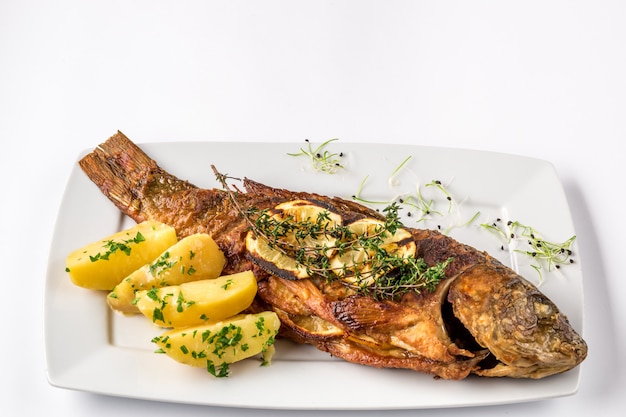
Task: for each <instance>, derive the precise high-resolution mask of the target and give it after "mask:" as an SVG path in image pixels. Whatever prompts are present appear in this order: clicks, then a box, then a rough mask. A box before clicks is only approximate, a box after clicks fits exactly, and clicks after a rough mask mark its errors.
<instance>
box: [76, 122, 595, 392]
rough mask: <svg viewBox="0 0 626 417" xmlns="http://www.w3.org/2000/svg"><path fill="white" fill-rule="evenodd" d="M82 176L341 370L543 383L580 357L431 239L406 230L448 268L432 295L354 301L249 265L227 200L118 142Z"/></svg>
mask: <svg viewBox="0 0 626 417" xmlns="http://www.w3.org/2000/svg"><path fill="white" fill-rule="evenodd" d="M79 164H80V166H81V168H82V169H83V171H84V172H85V173H86V175H87V176H88V177H89V178H90V179H91V180H92V181H93V182H94V183H95V184H96V185H97V186H98V187H99V189H100V190H101V191H102V192H103V193H104V194H105V195H106V196H107V197H108V198H109V199H110V200H111V201H112V202H113V203H114V204H115V205H116V206H117V207H118V208H119V209H120V210H121V212H122V213H124V214H126V215H128V216H129V217H131V218H132V219H134V220H135V221H137V222H139V221H144V220H149V219H152V220H159V221H162V222H164V223H167V224H169V225H170V226H172V227H174V228H175V229H176V231H177V233H178V235H179V237H183V236H187V235H190V234H193V233H199V232H202V233H208V234H210V235H211V236H212V237H213V239H214V240H215V241H216V242H217V244H218V245H219V246H220V248H221V249H222V250H223V251H224V253H225V255H226V257H227V259H228V261H227V265H226V267H225V269H224V273H234V272H239V271H242V270H246V269H252V270H253V271H254V273H255V275H256V277H257V280H258V284H259V290H258V296H257V299H256V300H255V302H254V304H253V306H252V307H251V311H254V310H257V311H260V310H264V309H270V310H274V311H275V312H276V313H277V314H278V316H279V317H280V319H281V335H282V336H284V337H288V338H291V339H293V340H294V341H296V342H299V343H308V344H312V345H315V346H316V347H317V348H318V349H320V350H323V351H326V352H329V353H330V354H332V355H334V356H337V357H339V358H343V359H345V360H347V361H350V362H354V363H359V364H364V365H368V366H374V367H386V368H403V369H411V370H415V371H420V372H424V373H428V374H431V375H434V376H436V377H440V378H445V379H457V380H458V379H463V378H465V377H467V376H468V375H470V374H477V375H481V376H489V377H492V376H498V377H500V376H508V377H515V378H542V377H545V376H548V375H552V374H556V373H561V372H565V371H567V370H569V369H572V368H574V367H575V366H577V365H578V364H580V363H581V362H582V361H583V360H584V359H585V357H586V355H587V345H586V343H585V341H584V340H583V339H582V338H581V337H580V335H578V333H576V331H575V330H574V329H573V328H572V327H571V325H570V324H569V323H568V321H567V319H566V318H565V317H564V316H563V315H562V314H561V313H560V312H559V311H558V308H557V307H556V306H555V305H554V303H552V302H551V301H550V300H549V299H548V298H547V297H546V296H545V295H544V294H542V293H541V292H540V291H539V290H538V289H537V288H536V287H535V286H533V285H532V284H531V283H529V282H527V281H526V280H524V279H523V278H522V277H520V276H519V275H517V274H516V273H515V272H514V271H512V270H511V269H510V268H507V267H505V266H504V265H502V264H500V263H499V262H498V261H497V260H495V259H494V258H492V257H490V256H489V255H488V254H487V253H484V252H480V251H478V250H476V249H474V248H472V247H469V246H467V245H464V244H461V243H459V242H457V241H455V240H454V239H452V238H450V237H447V236H445V235H442V234H441V233H439V232H437V231H432V230H420V229H408V228H407V230H409V231H410V232H411V234H412V237H413V239H414V241H415V244H416V248H417V252H416V255H415V256H416V257H421V258H423V259H424V260H425V262H426V263H427V264H428V265H435V264H437V263H438V262H443V261H445V260H446V259H448V258H453V261H452V263H450V264H449V265H448V267H447V268H446V270H445V273H446V277H447V278H446V279H445V280H443V281H442V282H441V283H440V284H439V285H438V286H437V288H436V289H435V291H432V292H428V291H423V292H422V293H420V294H414V293H409V294H406V295H404V296H403V297H402V299H400V300H398V301H379V300H375V299H373V298H371V297H367V296H363V295H357V294H355V293H354V292H352V291H351V290H348V289H347V288H346V287H345V286H343V285H342V284H340V283H337V282H335V283H328V282H326V281H325V280H323V279H316V278H310V279H300V280H287V279H284V278H280V277H278V276H276V275H275V274H272V273H271V271H268V270H267V268H263V266H262V265H261V264H258V263H255V262H253V261H252V259H251V257H250V256H248V254H247V250H246V245H245V237H246V233H247V231H248V225H247V224H246V222H245V221H244V219H243V218H242V217H241V216H240V215H239V213H238V211H237V208H236V207H234V205H233V204H232V203H231V201H230V199H229V198H228V196H227V193H226V192H225V191H223V190H217V189H210V190H205V189H200V188H197V187H196V186H194V185H193V184H190V183H189V182H187V181H183V180H180V179H178V178H176V177H174V176H173V175H171V174H169V173H167V172H165V171H164V170H163V169H161V168H160V167H159V166H158V165H157V164H156V162H155V161H153V160H152V159H151V158H150V157H148V156H147V155H146V154H145V153H144V152H143V151H142V150H141V149H140V148H139V147H138V146H137V145H135V144H134V143H133V142H132V141H131V140H130V139H128V138H127V137H126V136H124V135H123V134H122V133H121V132H118V133H117V134H115V135H113V136H112V137H111V138H109V139H108V140H107V141H106V142H104V143H102V144H101V145H100V146H99V147H98V148H96V149H95V150H94V151H93V152H91V153H89V154H88V155H86V156H85V157H84V158H83V159H81V160H80V161H79ZM243 185H244V188H245V190H246V192H242V193H238V194H237V199H238V202H239V204H241V205H242V206H245V207H255V208H257V209H265V208H272V207H275V206H276V205H278V204H280V203H283V202H286V201H293V200H308V201H317V202H319V203H320V204H323V205H324V206H326V207H330V208H332V209H333V210H335V211H336V212H339V213H342V216H344V219H347V220H349V221H352V220H354V219H359V218H363V217H372V218H378V219H380V218H382V216H381V215H380V213H378V212H376V211H374V210H371V209H369V208H367V207H364V206H362V205H360V204H358V203H355V202H353V201H347V200H344V199H341V198H336V197H327V196H322V195H318V194H312V193H304V192H293V191H289V190H283V189H277V188H272V187H269V186H266V185H263V184H260V183H258V182H255V181H252V180H249V179H245V180H244V183H243Z"/></svg>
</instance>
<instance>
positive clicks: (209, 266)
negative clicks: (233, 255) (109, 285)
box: [107, 233, 226, 313]
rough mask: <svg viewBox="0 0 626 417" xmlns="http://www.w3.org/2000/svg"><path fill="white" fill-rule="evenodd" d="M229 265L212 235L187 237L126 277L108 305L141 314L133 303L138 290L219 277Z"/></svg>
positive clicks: (111, 293) (122, 310)
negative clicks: (225, 266)
mask: <svg viewBox="0 0 626 417" xmlns="http://www.w3.org/2000/svg"><path fill="white" fill-rule="evenodd" d="M225 264H226V257H225V256H224V253H223V252H222V251H221V249H220V248H219V247H218V246H217V244H216V243H215V241H214V240H213V239H212V238H211V236H209V235H207V234H204V233H198V234H195V235H191V236H187V237H185V238H184V239H181V240H180V241H178V242H177V243H176V244H174V245H173V246H171V247H170V248H168V249H167V250H165V252H163V253H162V254H161V255H160V256H159V257H158V258H157V259H155V260H154V261H152V262H151V263H149V264H146V265H144V266H142V267H141V268H139V269H138V270H136V271H135V272H133V273H131V274H130V275H129V276H128V277H126V278H124V279H123V280H122V282H120V283H119V284H118V285H116V286H115V288H113V290H112V291H111V292H110V293H109V295H108V296H107V302H108V304H109V306H110V307H111V308H113V309H114V310H117V311H120V312H123V313H139V309H138V308H137V306H136V305H135V304H134V302H133V301H134V300H135V293H136V292H137V291H140V290H150V289H152V288H160V287H167V286H169V285H179V284H183V283H185V282H191V281H198V280H202V279H213V278H217V277H219V276H220V275H221V273H222V269H223V268H224V265H225Z"/></svg>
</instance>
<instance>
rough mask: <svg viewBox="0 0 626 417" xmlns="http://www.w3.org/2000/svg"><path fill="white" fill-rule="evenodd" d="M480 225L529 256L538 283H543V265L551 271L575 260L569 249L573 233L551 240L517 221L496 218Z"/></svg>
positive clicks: (514, 249)
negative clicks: (562, 240) (521, 246)
mask: <svg viewBox="0 0 626 417" xmlns="http://www.w3.org/2000/svg"><path fill="white" fill-rule="evenodd" d="M481 226H482V227H484V228H485V229H486V230H489V231H490V232H493V233H495V234H496V235H497V236H498V237H499V238H500V239H502V240H504V241H505V242H506V244H507V247H508V248H511V249H512V250H513V251H514V252H516V253H521V254H524V255H526V256H528V257H530V258H531V259H532V260H533V261H534V263H533V264H531V267H532V268H533V269H534V270H535V271H537V274H539V284H540V285H541V283H543V274H542V269H543V268H544V267H545V268H547V270H548V271H552V270H554V269H560V268H561V266H563V265H567V264H572V263H574V262H575V261H574V259H573V258H572V255H573V252H572V249H571V247H572V244H573V242H574V240H575V239H576V236H575V235H574V236H572V237H570V238H569V239H567V240H565V241H564V242H551V241H548V240H545V239H544V238H542V237H541V235H540V234H539V233H538V232H537V230H535V229H534V228H532V227H530V226H527V225H525V224H522V223H520V222H518V221H508V222H506V223H505V222H503V221H502V219H496V221H495V222H493V223H483V224H481ZM520 245H523V248H520ZM502 249H504V245H503V246H502Z"/></svg>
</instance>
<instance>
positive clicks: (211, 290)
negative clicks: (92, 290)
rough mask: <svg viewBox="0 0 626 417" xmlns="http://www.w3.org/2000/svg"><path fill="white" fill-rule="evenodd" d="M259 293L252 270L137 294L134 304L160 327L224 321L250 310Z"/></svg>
mask: <svg viewBox="0 0 626 417" xmlns="http://www.w3.org/2000/svg"><path fill="white" fill-rule="evenodd" d="M256 292H257V283H256V278H255V277H254V274H253V273H252V271H245V272H240V273H237V274H233V275H223V276H221V277H219V278H215V279H205V280H201V281H193V282H187V283H185V284H180V285H173V286H168V287H162V288H153V289H151V290H142V291H137V294H136V298H135V305H136V306H137V308H138V309H139V311H140V312H141V313H142V314H143V315H144V316H146V317H147V318H149V319H150V320H152V322H153V323H154V324H156V325H157V326H160V327H189V326H195V325H199V324H203V323H206V322H208V321H209V320H210V321H218V320H223V319H225V318H228V317H231V316H234V315H235V314H239V313H241V312H242V311H243V310H245V309H246V308H248V307H250V305H251V304H252V301H253V300H254V296H255V295H256Z"/></svg>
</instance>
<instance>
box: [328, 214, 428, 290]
mask: <svg viewBox="0 0 626 417" xmlns="http://www.w3.org/2000/svg"><path fill="white" fill-rule="evenodd" d="M347 228H348V229H349V230H350V232H352V233H353V235H354V236H355V239H357V238H358V237H362V238H372V237H375V236H376V235H377V234H381V242H380V244H379V245H377V246H378V248H377V250H373V249H369V248H363V247H360V246H359V245H358V244H355V245H353V247H352V248H349V249H348V250H346V251H342V252H341V253H337V254H336V255H334V256H333V257H332V258H331V259H330V266H331V268H333V270H334V272H335V274H337V275H338V276H340V277H341V278H342V279H343V280H344V281H346V282H348V283H353V284H358V285H360V286H363V285H371V284H373V283H374V282H376V280H377V279H378V278H379V277H380V276H381V275H382V272H375V271H374V267H375V266H374V262H375V261H374V255H376V252H378V253H380V250H381V249H383V250H384V251H386V252H387V253H388V254H389V255H392V256H396V257H401V258H407V257H410V256H414V255H415V251H416V247H415V242H414V241H413V238H412V235H411V233H409V232H408V231H407V230H405V229H401V228H399V229H397V230H396V231H395V233H394V234H391V233H390V232H388V231H385V223H384V222H382V221H380V220H377V219H372V218H365V219H361V220H357V221H355V222H354V223H351V224H349V225H348V226H347Z"/></svg>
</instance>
